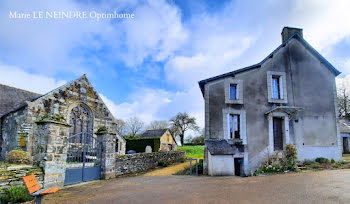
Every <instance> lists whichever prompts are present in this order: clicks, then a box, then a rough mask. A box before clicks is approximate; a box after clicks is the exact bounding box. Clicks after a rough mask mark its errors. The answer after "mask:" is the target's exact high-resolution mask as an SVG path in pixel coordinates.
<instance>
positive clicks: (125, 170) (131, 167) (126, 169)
mask: <svg viewBox="0 0 350 204" xmlns="http://www.w3.org/2000/svg"><path fill="white" fill-rule="evenodd" d="M185 157H186V152H185V151H166V152H152V153H138V154H127V155H117V156H116V163H115V172H116V174H117V175H123V174H131V173H139V172H143V171H146V170H148V169H152V168H155V167H156V166H158V162H164V161H167V162H170V163H172V162H177V161H179V160H180V159H181V158H185Z"/></svg>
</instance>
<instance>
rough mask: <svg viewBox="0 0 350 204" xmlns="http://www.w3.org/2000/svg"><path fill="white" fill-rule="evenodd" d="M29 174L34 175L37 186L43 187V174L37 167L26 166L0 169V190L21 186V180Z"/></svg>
mask: <svg viewBox="0 0 350 204" xmlns="http://www.w3.org/2000/svg"><path fill="white" fill-rule="evenodd" d="M30 174H34V175H35V177H36V179H37V180H38V182H39V185H40V186H41V187H43V182H44V174H43V172H42V170H41V169H40V168H38V167H33V166H28V165H22V166H10V167H7V168H5V167H0V188H8V187H11V186H18V185H23V182H22V178H23V177H24V176H27V175H30Z"/></svg>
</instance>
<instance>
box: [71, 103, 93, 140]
mask: <svg viewBox="0 0 350 204" xmlns="http://www.w3.org/2000/svg"><path fill="white" fill-rule="evenodd" d="M69 119H70V120H69V124H70V125H71V127H70V132H69V134H70V135H71V136H72V135H76V134H79V133H87V134H93V117H92V111H91V109H90V108H89V107H88V106H87V105H85V104H79V105H77V106H75V107H74V108H73V109H72V110H71V112H70V116H69ZM76 142H82V141H81V139H80V141H76Z"/></svg>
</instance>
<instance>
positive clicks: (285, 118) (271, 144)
mask: <svg viewBox="0 0 350 204" xmlns="http://www.w3.org/2000/svg"><path fill="white" fill-rule="evenodd" d="M274 117H279V118H282V120H283V121H282V134H283V135H282V138H283V150H284V149H285V146H286V144H289V143H291V141H290V137H289V116H288V114H287V113H284V112H279V111H274V112H271V113H269V114H268V123H269V153H273V152H275V150H274V135H273V118H274Z"/></svg>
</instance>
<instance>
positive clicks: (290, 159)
mask: <svg viewBox="0 0 350 204" xmlns="http://www.w3.org/2000/svg"><path fill="white" fill-rule="evenodd" d="M296 159H297V149H296V147H295V146H294V145H292V144H288V145H287V146H286V151H285V157H284V158H281V159H280V158H276V157H271V158H269V159H268V160H267V162H265V163H264V164H262V165H261V166H260V167H259V168H258V169H257V170H256V171H255V173H254V175H257V174H261V173H282V172H287V171H296V170H297V164H296Z"/></svg>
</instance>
